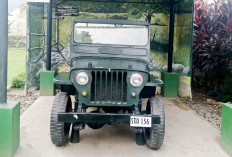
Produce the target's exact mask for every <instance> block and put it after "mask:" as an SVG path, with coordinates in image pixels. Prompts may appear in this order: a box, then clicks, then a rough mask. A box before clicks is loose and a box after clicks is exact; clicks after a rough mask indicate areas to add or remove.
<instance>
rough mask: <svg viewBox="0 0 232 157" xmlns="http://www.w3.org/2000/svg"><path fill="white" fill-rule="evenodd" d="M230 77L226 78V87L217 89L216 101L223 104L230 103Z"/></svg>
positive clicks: (231, 85)
mask: <svg viewBox="0 0 232 157" xmlns="http://www.w3.org/2000/svg"><path fill="white" fill-rule="evenodd" d="M231 87H232V76H230V77H229V78H228V82H227V84H226V85H223V86H221V87H220V88H219V92H218V93H219V95H218V100H220V101H223V102H232V88H231Z"/></svg>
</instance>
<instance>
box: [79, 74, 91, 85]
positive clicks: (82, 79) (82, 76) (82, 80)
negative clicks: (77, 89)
mask: <svg viewBox="0 0 232 157" xmlns="http://www.w3.org/2000/svg"><path fill="white" fill-rule="evenodd" d="M76 81H77V83H78V84H79V85H82V86H83V85H86V84H87V83H88V82H89V76H88V74H87V73H86V72H78V73H77V75H76Z"/></svg>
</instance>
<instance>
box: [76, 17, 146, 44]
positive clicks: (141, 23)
mask: <svg viewBox="0 0 232 157" xmlns="http://www.w3.org/2000/svg"><path fill="white" fill-rule="evenodd" d="M98 20H99V19H98ZM107 21H108V20H107ZM110 21H116V22H110ZM77 23H91V24H121V25H131V26H144V27H145V28H147V38H148V39H147V42H146V44H145V45H132V44H131V45H129V44H128V45H125V44H101V43H78V42H76V41H75V40H74V33H75V25H76V24H77ZM72 41H73V43H75V44H78V45H95V46H101V45H106V46H107V45H108V46H114V47H120V46H122V47H131V46H133V47H147V46H148V45H149V43H150V27H149V24H147V23H146V22H142V21H132V22H131V21H127V20H109V21H108V22H105V21H102V22H101V20H99V21H97V22H96V21H95V20H93V21H92V19H90V20H89V21H88V20H86V21H84V20H83V19H82V20H81V19H78V20H75V21H74V23H73V29H72Z"/></svg>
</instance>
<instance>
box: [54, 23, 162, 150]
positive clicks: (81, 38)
mask: <svg viewBox="0 0 232 157" xmlns="http://www.w3.org/2000/svg"><path fill="white" fill-rule="evenodd" d="M150 62H151V60H150V26H149V23H147V22H141V21H128V20H114V19H76V20H75V21H74V24H73V30H72V37H71V57H70V66H71V71H70V73H59V74H58V75H57V76H56V77H55V79H54V83H55V85H56V88H57V89H59V91H60V92H58V93H57V95H56V97H55V100H54V103H53V107H52V112H51V122H50V136H51V140H52V142H53V144H55V145H57V146H63V145H65V144H66V143H67V141H68V136H69V131H70V126H71V124H72V134H71V142H72V143H78V142H79V131H80V130H82V129H84V128H85V125H88V127H90V128H92V129H99V128H101V127H103V126H104V125H105V124H109V125H112V124H119V123H125V124H129V125H130V127H131V128H132V130H133V131H134V132H135V135H136V143H137V144H138V145H144V144H145V143H146V144H147V146H148V147H150V148H152V149H159V148H160V147H161V146H162V144H163V140H164V132H165V115H164V108H163V105H162V103H161V101H160V99H159V98H158V97H155V91H156V87H160V86H162V85H163V82H162V81H161V80H159V79H158V77H157V76H155V75H152V74H150V73H149V71H150V70H151V66H150V65H151V64H150ZM71 95H74V98H75V101H74V103H72V100H71V97H70V96H71ZM146 98H149V99H148V101H147V105H146V107H144V110H143V109H142V99H146Z"/></svg>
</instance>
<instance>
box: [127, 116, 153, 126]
mask: <svg viewBox="0 0 232 157" xmlns="http://www.w3.org/2000/svg"><path fill="white" fill-rule="evenodd" d="M151 123H152V122H151V117H140V116H131V117H130V126H133V127H148V128H150V127H151Z"/></svg>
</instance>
